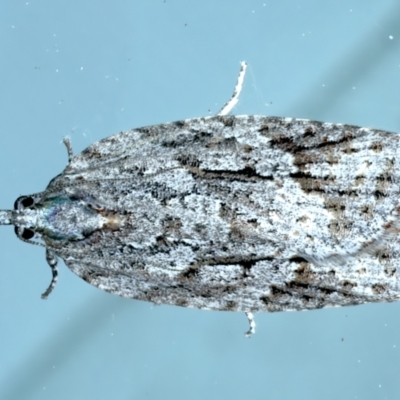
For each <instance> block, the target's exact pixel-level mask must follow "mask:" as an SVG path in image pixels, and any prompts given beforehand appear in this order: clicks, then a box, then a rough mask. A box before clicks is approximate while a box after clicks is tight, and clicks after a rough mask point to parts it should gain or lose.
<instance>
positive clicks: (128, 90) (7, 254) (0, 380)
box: [0, 0, 400, 400]
mask: <svg viewBox="0 0 400 400" xmlns="http://www.w3.org/2000/svg"><path fill="white" fill-rule="evenodd" d="M399 21H400V3H399V2H398V1H394V0H393V1H389V0H381V1H379V2H377V1H373V0H354V1H345V0H336V1H331V2H324V1H320V0H298V1H297V0H296V1H293V0H281V1H275V0H264V1H254V0H238V1H236V0H203V1H194V0H166V1H163V0H158V1H153V0H151V1H144V0H135V1H127V0H121V1H116V2H109V1H104V0H99V1H96V2H95V1H89V0H80V1H79V2H77V1H76V2H75V1H70V0H69V1H66V0H57V1H53V0H41V1H39V0H33V1H29V0H28V1H19V0H4V1H2V2H1V4H0V35H1V38H2V40H1V41H0V55H1V62H0V88H1V96H0V110H1V118H0V171H1V176H0V184H1V196H0V208H11V207H12V205H13V203H14V200H15V199H16V198H17V197H18V196H19V195H21V194H29V193H34V192H38V191H41V190H43V189H44V188H45V187H46V185H47V183H48V182H49V180H50V179H51V178H53V177H54V176H55V175H57V174H58V173H60V172H61V171H62V169H63V168H64V167H65V165H66V162H67V155H66V151H65V148H64V146H63V145H62V144H61V141H62V138H63V137H64V136H65V135H69V136H70V137H71V140H72V144H73V148H74V151H75V152H76V153H77V152H80V151H81V150H83V149H84V148H85V147H87V146H88V145H89V144H91V143H92V142H94V141H96V140H99V139H101V138H103V137H106V136H109V135H111V134H113V133H117V132H119V131H122V130H127V129H130V128H134V127H140V126H143V125H151V124H157V123H161V122H168V121H173V120H178V119H184V118H192V117H197V116H204V115H212V114H215V113H216V112H217V111H218V110H219V109H220V107H221V106H222V105H223V104H224V102H225V101H226V100H227V99H228V98H229V97H230V95H231V93H232V89H233V86H234V84H235V81H236V77H237V74H238V70H239V62H240V61H242V60H246V61H247V62H248V63H249V69H248V74H247V76H246V79H245V85H244V91H243V93H242V97H241V99H240V102H239V104H238V106H237V107H236V108H235V110H234V113H235V114H267V115H279V116H292V117H298V118H312V119H317V120H324V121H330V122H343V123H351V124H357V125H361V126H372V127H376V128H381V129H386V130H393V131H400V118H399V115H400V113H399V109H400V94H399V93H400V91H399V88H400V46H399V44H400V23H399ZM0 246H1V247H0V248H1V256H0V265H1V268H0V315H1V331H0V332H1V333H0V339H1V340H0V399H5V400H14V399H15V400H25V399H29V400H37V399H44V400H47V399H51V400H54V399H57V400H67V399H68V400H70V399H74V400H81V399H82V400H83V399H85V400H87V399H99V400H103V399H121V400H125V399H174V400H187V399H193V400H197V399H202V400H203V399H205V398H207V399H274V400H275V399H277V400H280V399H282V400H295V399H308V400H320V399H327V400H330V399H332V400H334V399H335V400H336V399H341V400H344V399H374V400H376V399H398V398H399V393H400V380H399V373H400V354H399V352H400V318H399V316H400V304H376V305H365V306H359V307H353V308H341V309H324V310H319V311H312V312H298V313H279V314H260V315H257V316H256V319H257V323H258V326H257V333H256V335H255V336H254V337H252V338H251V339H250V340H249V339H245V338H244V336H243V333H244V331H245V330H246V329H247V321H246V318H245V316H244V315H242V314H236V313H222V312H220V313H218V312H206V311H198V310H189V309H183V308H177V307H168V306H160V307H154V306H152V305H151V304H148V303H143V302H139V301H134V300H127V299H122V298H118V297H116V296H112V295H109V294H106V293H103V292H101V291H100V290H98V289H96V288H93V287H91V286H89V285H88V284H86V283H85V282H83V281H81V280H80V279H78V278H77V277H75V276H74V275H73V274H72V273H71V272H70V271H69V270H68V269H67V268H66V267H65V265H64V264H63V263H60V270H61V271H60V279H59V282H58V285H57V287H56V288H55V291H54V292H53V293H52V295H51V296H50V297H49V299H48V300H46V301H43V300H41V299H40V294H41V293H42V292H43V291H44V289H45V288H46V287H47V285H48V283H49V281H50V270H49V268H48V266H47V264H46V261H45V258H44V250H43V249H42V248H39V247H35V246H29V245H27V244H25V243H23V242H21V241H19V240H18V239H17V238H16V236H15V235H14V233H13V230H12V228H11V227H1V229H0Z"/></svg>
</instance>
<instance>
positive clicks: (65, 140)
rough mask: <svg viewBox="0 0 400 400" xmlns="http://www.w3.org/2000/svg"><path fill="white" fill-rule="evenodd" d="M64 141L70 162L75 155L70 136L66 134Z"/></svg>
mask: <svg viewBox="0 0 400 400" xmlns="http://www.w3.org/2000/svg"><path fill="white" fill-rule="evenodd" d="M63 143H64V144H65V147H66V148H67V153H68V163H70V161H71V159H72V157H73V156H74V152H73V151H72V146H71V141H70V140H69V137H67V136H66V137H65V138H64V139H63Z"/></svg>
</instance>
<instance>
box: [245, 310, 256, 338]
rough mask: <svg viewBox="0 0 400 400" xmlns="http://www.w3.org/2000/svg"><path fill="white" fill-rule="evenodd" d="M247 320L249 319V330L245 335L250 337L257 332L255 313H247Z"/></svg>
mask: <svg viewBox="0 0 400 400" xmlns="http://www.w3.org/2000/svg"><path fill="white" fill-rule="evenodd" d="M245 314H246V317H247V320H248V321H249V330H248V331H247V332H246V334H245V336H246V337H250V336H251V335H253V334H254V333H255V332H256V321H255V320H254V315H253V313H252V312H247V313H245Z"/></svg>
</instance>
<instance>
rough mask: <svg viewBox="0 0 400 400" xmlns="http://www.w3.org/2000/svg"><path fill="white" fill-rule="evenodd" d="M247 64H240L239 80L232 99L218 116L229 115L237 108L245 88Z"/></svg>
mask: <svg viewBox="0 0 400 400" xmlns="http://www.w3.org/2000/svg"><path fill="white" fill-rule="evenodd" d="M246 68H247V64H246V63H245V62H244V61H242V62H241V63H240V71H239V76H238V80H237V82H236V86H235V89H234V90H233V94H232V97H231V98H230V99H229V100H228V101H227V103H226V104H225V105H224V106H223V107H222V108H221V110H220V112H219V113H218V114H217V115H227V114H229V113H230V112H231V111H232V108H233V107H235V105H236V103H237V102H238V100H239V96H240V93H241V91H242V88H243V81H244V75H245V73H246Z"/></svg>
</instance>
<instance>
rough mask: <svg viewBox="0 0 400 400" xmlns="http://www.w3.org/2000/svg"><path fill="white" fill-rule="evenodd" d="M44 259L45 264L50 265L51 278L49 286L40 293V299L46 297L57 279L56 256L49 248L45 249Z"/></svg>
mask: <svg viewBox="0 0 400 400" xmlns="http://www.w3.org/2000/svg"><path fill="white" fill-rule="evenodd" d="M46 261H47V264H49V265H50V268H51V273H52V278H51V282H50V285H49V287H48V288H47V289H46V291H45V292H44V293H43V294H42V299H47V297H48V296H49V294H50V293H51V292H52V291H53V289H54V287H55V286H56V283H57V279H58V271H57V262H58V259H57V256H56V255H55V254H54V253H53V252H52V251H51V250H49V249H46Z"/></svg>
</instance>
